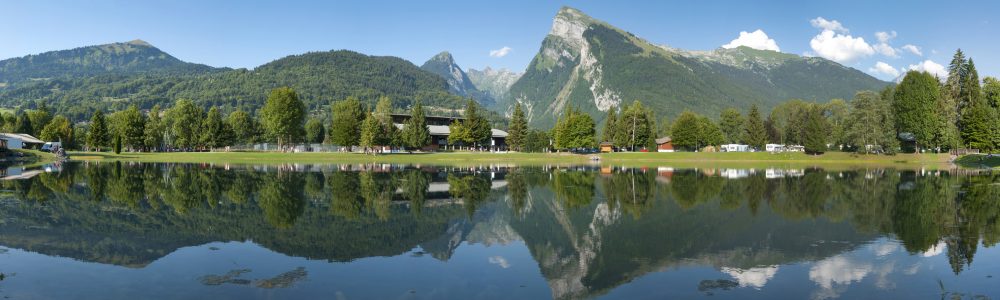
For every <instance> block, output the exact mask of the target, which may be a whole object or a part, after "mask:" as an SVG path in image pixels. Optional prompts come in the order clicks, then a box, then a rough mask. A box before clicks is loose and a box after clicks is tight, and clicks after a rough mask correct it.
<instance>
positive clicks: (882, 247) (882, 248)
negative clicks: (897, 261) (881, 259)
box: [872, 243, 899, 256]
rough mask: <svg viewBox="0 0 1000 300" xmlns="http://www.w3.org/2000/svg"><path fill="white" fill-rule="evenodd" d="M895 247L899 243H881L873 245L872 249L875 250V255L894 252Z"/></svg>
mask: <svg viewBox="0 0 1000 300" xmlns="http://www.w3.org/2000/svg"><path fill="white" fill-rule="evenodd" d="M897 248H899V245H897V244H895V243H881V244H878V245H875V246H873V247H872V250H874V251H875V255H878V256H886V255H889V254H892V253H893V252H896V249H897Z"/></svg>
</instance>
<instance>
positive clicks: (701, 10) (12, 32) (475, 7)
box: [0, 0, 1000, 79]
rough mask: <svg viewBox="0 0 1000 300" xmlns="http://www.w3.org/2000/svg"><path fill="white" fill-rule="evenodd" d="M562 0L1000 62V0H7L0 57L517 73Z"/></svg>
mask: <svg viewBox="0 0 1000 300" xmlns="http://www.w3.org/2000/svg"><path fill="white" fill-rule="evenodd" d="M563 5H568V6H572V7H575V8H578V9H580V10H582V11H583V12H585V13H587V14H589V15H591V16H593V17H595V18H597V19H600V20H603V21H606V22H608V23H610V24H612V25H615V26H617V27H620V28H622V29H624V30H627V31H630V32H632V33H634V34H636V35H638V36H640V37H643V38H645V39H647V40H649V41H651V42H654V43H657V44H666V45H670V46H673V47H678V48H683V49H695V50H708V49H714V48H718V47H720V46H722V45H725V44H729V43H730V42H732V41H733V40H734V39H736V38H737V37H739V36H740V32H741V31H746V32H747V33H749V34H748V35H747V36H746V37H745V38H744V39H742V40H741V41H742V42H741V43H737V44H748V45H755V46H756V47H763V48H766V47H773V46H777V47H778V48H780V50H781V51H782V52H787V53H794V54H800V55H802V54H808V55H818V56H824V57H827V58H832V59H835V60H838V61H840V62H842V63H844V64H845V65H847V66H850V67H854V68H857V69H859V70H862V71H865V72H868V73H870V74H873V75H876V76H877V77H879V78H882V79H892V78H893V77H894V76H893V75H892V74H893V71H894V72H903V71H904V70H905V69H908V68H910V67H911V65H912V67H914V68H925V69H928V70H932V71H934V70H935V68H938V66H937V65H946V64H947V63H948V61H949V60H950V58H951V55H952V54H953V53H954V51H955V49H956V48H962V49H963V51H965V52H966V53H967V55H969V56H971V57H972V58H974V59H975V61H976V66H977V69H978V70H979V72H980V74H981V76H985V75H991V76H996V75H998V74H1000V72H998V71H1000V57H997V56H998V55H997V53H1000V42H998V39H997V37H998V36H1000V20H998V17H997V15H1000V1H993V2H990V1H933V2H932V1H905V2H904V1H899V2H898V3H897V2H896V1H837V2H830V1H823V2H819V1H635V2H631V1H601V2H598V1H564V2H559V1H490V2H487V1H379V0H376V1H354V2H347V1H267V2H265V1H203V0H201V1H188V0H180V1H8V2H5V3H4V4H3V5H2V6H3V9H2V10H0V59H4V58H10V57H18V56H23V55H27V54H36V53H41V52H45V51H50V50H61V49H69V48H74V47H78V46H85V45H94V44H103V43H109V42H116V41H129V40H132V39H137V38H139V39H143V40H146V41H148V42H150V43H151V44H153V45H155V46H157V47H158V48H160V49H162V50H164V51H166V52H168V53H170V54H172V55H174V56H176V57H178V58H180V59H182V60H185V61H190V62H197V63H204V64H208V65H211V66H217V67H221V66H226V67H245V68H253V67H255V66H258V65H261V64H264V63H267V62H269V61H272V60H275V59H278V58H281V57H284V56H286V55H290V54H299V53H303V52H307V51H326V50H332V49H349V50H355V51H359V52H362V53H366V54H372V55H392V56H399V57H402V58H405V59H407V60H410V61H411V62H414V63H415V64H418V65H419V64H422V63H423V62H424V61H425V60H426V59H428V58H430V57H431V56H433V55H434V54H436V53H438V52H440V51H442V50H447V51H450V52H451V53H452V54H453V55H454V56H455V59H456V60H457V61H458V63H459V64H460V65H461V66H462V67H463V68H465V69H469V68H483V67H485V66H492V67H494V68H496V67H503V68H509V69H512V70H515V71H521V70H523V69H524V68H525V67H526V66H527V65H528V63H529V62H530V61H531V58H532V57H533V56H534V54H535V52H536V51H537V50H538V48H539V46H540V45H541V41H542V39H543V38H544V37H545V34H546V33H547V32H548V31H549V27H550V26H551V23H552V18H553V16H554V15H555V13H556V12H557V11H558V9H559V7H561V6H563ZM819 18H822V20H821V19H819ZM834 21H836V22H834ZM758 29H759V30H761V31H762V32H758V33H754V32H755V31H756V30H758ZM824 31H829V32H824ZM877 32H884V33H885V34H884V35H883V38H886V39H885V43H882V42H880V40H879V36H878V34H877ZM893 32H895V34H893ZM764 35H766V36H767V38H766V39H765V38H763V37H764ZM860 39H863V40H864V42H863V43H862V42H860ZM769 40H773V42H772V41H769ZM772 43H773V44H772ZM882 44H884V45H882ZM906 45H912V46H914V47H909V46H907V47H905V48H904V46H906ZM504 47H507V48H509V49H510V50H509V51H507V52H506V55H503V56H502V57H501V56H500V55H494V56H491V55H490V53H491V51H493V50H499V49H503V48H504ZM913 50H919V51H913ZM498 52H503V51H498ZM498 52H494V53H495V54H499V53H498ZM918 52H919V54H920V55H918V54H917V53H918ZM879 62H881V63H883V64H879ZM877 64H878V66H879V67H881V68H878V67H876V65H877ZM890 69H891V70H892V71H890Z"/></svg>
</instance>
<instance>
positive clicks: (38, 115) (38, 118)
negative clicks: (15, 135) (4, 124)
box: [24, 101, 52, 136]
mask: <svg viewBox="0 0 1000 300" xmlns="http://www.w3.org/2000/svg"><path fill="white" fill-rule="evenodd" d="M25 114H27V116H28V120H30V121H31V131H26V132H24V133H27V134H30V135H34V136H38V135H41V134H42V129H43V128H44V127H45V125H48V124H49V122H51V121H52V110H51V109H49V107H48V105H46V104H45V102H44V101H39V102H38V107H37V108H35V109H34V110H29V111H27V112H26V113H25Z"/></svg>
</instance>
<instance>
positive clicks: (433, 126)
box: [391, 114, 507, 151]
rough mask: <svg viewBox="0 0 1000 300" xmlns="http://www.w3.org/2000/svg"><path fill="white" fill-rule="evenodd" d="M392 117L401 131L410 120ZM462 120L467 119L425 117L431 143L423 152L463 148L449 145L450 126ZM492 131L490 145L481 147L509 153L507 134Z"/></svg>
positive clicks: (398, 116)
mask: <svg viewBox="0 0 1000 300" xmlns="http://www.w3.org/2000/svg"><path fill="white" fill-rule="evenodd" d="M391 117H392V123H393V125H395V126H396V128H399V129H403V127H404V126H405V124H406V121H408V120H410V115H408V114H392V115H391ZM461 120H465V118H462V117H444V116H426V117H424V122H426V123H427V130H428V131H430V134H431V142H430V143H429V144H427V145H426V146H424V147H423V148H422V150H425V151H436V150H441V149H455V148H456V147H458V146H463V145H459V144H449V143H448V136H450V135H451V129H450V128H449V127H448V125H451V123H454V122H455V121H461ZM490 131H491V137H490V143H489V145H481V146H484V147H488V148H489V150H490V151H507V143H506V141H507V132H506V131H503V130H500V129H496V128H492V129H490Z"/></svg>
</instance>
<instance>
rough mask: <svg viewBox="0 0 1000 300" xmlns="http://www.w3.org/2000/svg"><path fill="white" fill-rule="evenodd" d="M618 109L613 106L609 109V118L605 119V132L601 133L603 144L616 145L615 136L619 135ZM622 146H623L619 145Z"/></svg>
mask: <svg viewBox="0 0 1000 300" xmlns="http://www.w3.org/2000/svg"><path fill="white" fill-rule="evenodd" d="M617 110H618V107H615V106H612V107H611V108H609V109H608V116H607V117H606V118H604V130H602V131H601V142H611V143H615V140H616V139H615V135H617V134H618V111H617ZM618 146H621V145H618Z"/></svg>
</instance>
